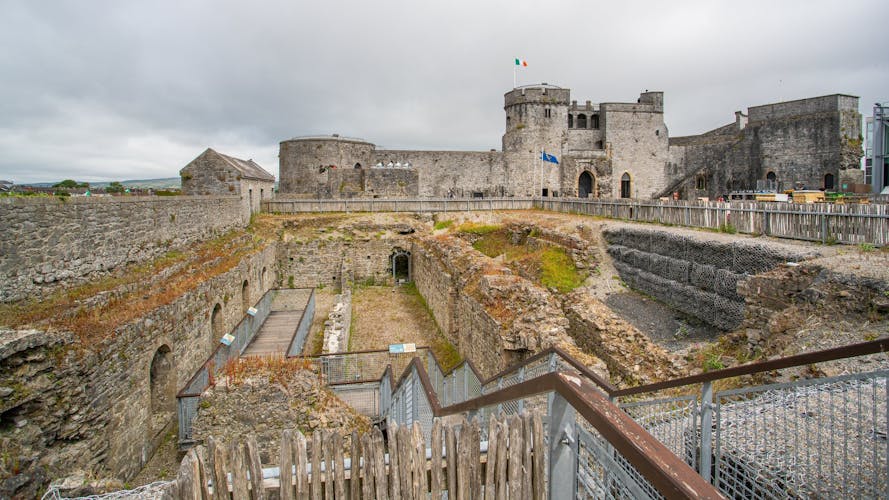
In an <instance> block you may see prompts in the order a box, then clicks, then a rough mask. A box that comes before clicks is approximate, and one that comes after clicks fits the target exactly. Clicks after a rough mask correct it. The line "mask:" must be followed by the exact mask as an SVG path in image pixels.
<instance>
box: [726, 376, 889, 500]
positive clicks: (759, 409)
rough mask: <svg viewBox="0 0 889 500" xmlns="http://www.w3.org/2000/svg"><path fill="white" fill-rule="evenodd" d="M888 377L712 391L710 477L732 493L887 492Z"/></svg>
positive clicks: (875, 494)
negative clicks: (712, 458) (712, 465)
mask: <svg viewBox="0 0 889 500" xmlns="http://www.w3.org/2000/svg"><path fill="white" fill-rule="evenodd" d="M887 377H889V372H887V371H880V372H874V373H870V374H860V375H849V376H843V377H836V378H831V379H821V380H808V381H803V382H794V383H789V384H775V385H769V386H764V387H753V388H744V389H738V390H732V391H725V392H721V393H717V394H716V395H715V404H716V413H715V422H716V431H715V441H714V449H715V455H716V458H715V464H716V468H715V476H714V484H715V485H716V486H717V487H718V488H719V489H720V490H722V491H723V492H724V493H725V494H727V495H728V496H730V497H736V498H738V497H744V498H774V497H801V498H843V497H847V496H853V497H856V498H886V497H887V494H889V490H887V475H889V474H887V446H889V445H887V419H889V416H887V411H889V410H887V392H886V381H887Z"/></svg>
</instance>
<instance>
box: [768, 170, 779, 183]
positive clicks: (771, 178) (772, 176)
mask: <svg viewBox="0 0 889 500" xmlns="http://www.w3.org/2000/svg"><path fill="white" fill-rule="evenodd" d="M766 180H769V181H771V182H775V181H776V180H778V176H777V175H775V172H769V173H767V174H766Z"/></svg>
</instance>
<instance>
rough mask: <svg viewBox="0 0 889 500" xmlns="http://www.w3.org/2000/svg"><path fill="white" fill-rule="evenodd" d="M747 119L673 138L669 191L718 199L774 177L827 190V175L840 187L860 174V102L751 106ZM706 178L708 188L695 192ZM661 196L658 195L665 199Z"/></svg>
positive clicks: (832, 98)
mask: <svg viewBox="0 0 889 500" xmlns="http://www.w3.org/2000/svg"><path fill="white" fill-rule="evenodd" d="M748 112H749V116H748V117H747V119H746V123H745V122H744V121H739V119H738V118H741V117H743V115H742V116H741V117H737V118H736V123H734V124H729V125H726V126H724V127H720V128H718V129H715V130H712V131H710V132H707V133H704V134H701V135H698V136H690V137H677V138H672V139H670V151H669V167H668V173H669V177H670V178H672V179H674V181H675V182H674V183H673V185H672V186H668V189H667V191H680V193H682V197H683V198H694V197H697V196H708V197H710V198H716V197H718V196H724V195H727V194H728V193H729V192H731V191H734V190H743V189H748V190H752V189H755V188H756V181H757V180H759V179H765V178H766V177H767V175H768V174H769V173H774V174H775V177H776V180H777V181H778V182H780V183H783V184H784V188H785V189H792V188H794V187H795V184H796V183H799V184H802V185H803V186H804V187H805V188H806V189H823V188H825V187H827V186H825V176H826V175H827V174H830V175H832V176H833V189H836V188H839V187H841V186H840V182H841V179H845V178H847V175H846V171H855V170H858V169H859V159H860V158H861V141H860V135H861V115H860V114H859V113H858V98H857V97H852V96H845V95H836V94H835V95H829V96H824V97H816V98H811V99H800V100H797V101H789V102H782V103H776V104H768V105H764V106H754V107H750V108H749V110H748ZM698 176H702V177H703V179H705V181H704V184H705V185H704V186H703V189H696V188H697V187H699V184H698V183H697V182H696V180H697V177H698ZM666 194H668V193H666V192H663V193H660V195H666Z"/></svg>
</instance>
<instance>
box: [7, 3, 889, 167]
mask: <svg viewBox="0 0 889 500" xmlns="http://www.w3.org/2000/svg"><path fill="white" fill-rule="evenodd" d="M880 19H882V20H884V21H885V20H886V19H889V2H886V1H885V0H874V1H865V0H845V1H842V2H840V1H838V0H834V1H822V0H809V1H790V0H783V1H781V0H768V1H760V0H744V1H738V0H732V1H718V0H717V1H676V0H674V1H669V2H665V1H662V0H659V1H633V0H625V1H620V2H617V1H608V2H602V1H595V0H584V1H558V0H556V1H546V2H544V1H540V0H538V1H534V2H531V1H525V0H510V1H486V0H474V1H462V0H452V1H448V2H443V1H442V2H428V1H423V0H411V1H388V0H376V1H367V0H363V1H352V0H349V1H338V0H329V1H324V2H307V1H303V0H282V1H256V2H247V1H243V0H238V1H230V0H174V1H166V0H152V1H142V2H135V1H120V0H107V1H102V0H76V1H74V0H72V1H65V0H57V1H52V2H46V1H35V0H22V1H17V0H0V47H2V49H0V178H2V179H9V180H14V181H16V182H20V183H23V182H39V181H54V180H59V179H63V178H76V179H78V180H87V181H100V180H115V179H116V180H123V179H146V178H156V177H173V176H177V175H178V171H179V169H180V168H182V167H183V166H184V165H185V164H186V163H188V162H189V161H190V160H191V159H193V158H194V157H195V156H197V155H198V154H200V153H201V152H202V151H203V150H204V149H205V148H207V147H213V148H215V149H217V150H219V151H221V152H224V153H228V154H231V155H234V156H239V157H242V158H253V159H254V160H256V161H257V162H259V163H260V164H261V165H262V166H264V167H265V168H266V169H267V170H269V171H271V172H272V173H274V174H276V175H277V172H278V162H277V153H278V142H279V141H281V140H282V139H286V138H289V137H293V136H299V135H309V134H330V133H340V134H342V135H347V136H353V137H361V138H364V139H367V140H369V141H371V142H374V143H376V144H377V145H378V146H382V147H389V148H406V149H468V150H487V149H491V148H496V149H500V136H501V134H502V133H503V123H504V119H503V94H504V92H506V91H508V90H509V89H510V88H511V87H512V71H513V68H512V64H513V58H515V57H522V58H525V59H527V61H528V63H529V67H528V68H526V69H523V70H521V71H520V73H519V84H527V83H539V82H541V81H546V82H549V83H552V84H556V85H561V86H564V87H569V88H571V89H572V98H573V99H576V100H578V101H580V102H583V101H585V100H588V99H589V100H592V101H593V102H609V101H611V102H613V101H635V99H636V98H637V97H638V93H639V92H640V91H642V90H645V89H650V90H663V91H664V92H665V101H666V104H665V108H666V115H665V120H666V122H667V126H668V127H669V129H670V134H671V135H673V136H678V135H687V134H694V133H700V132H703V131H706V130H709V129H712V128H715V127H717V126H720V125H723V124H725V123H728V122H730V121H732V120H733V112H734V111H735V110H739V109H746V108H747V107H748V106H754V105H758V104H766V103H770V102H776V101H781V100H790V99H798V98H803V97H812V96H817V95H823V94H829V93H836V92H840V93H848V94H853V95H857V96H860V97H861V101H860V111H861V112H862V114H864V115H870V114H871V109H872V105H873V103H874V102H875V101H889V57H887V51H886V44H885V38H884V36H885V35H884V34H883V33H881V32H880V31H878V30H876V29H874V28H872V27H873V26H876V23H875V21H877V20H880Z"/></svg>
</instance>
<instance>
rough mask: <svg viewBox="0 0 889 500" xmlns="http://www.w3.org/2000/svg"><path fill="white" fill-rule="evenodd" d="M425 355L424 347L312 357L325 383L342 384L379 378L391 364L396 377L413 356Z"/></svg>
mask: <svg viewBox="0 0 889 500" xmlns="http://www.w3.org/2000/svg"><path fill="white" fill-rule="evenodd" d="M425 355H426V349H425V348H419V349H417V352H415V353H403V354H393V353H390V352H388V351H379V352H359V353H343V354H335V355H325V356H319V357H317V358H313V360H312V362H313V364H314V365H315V369H316V370H318V371H319V372H320V373H321V376H322V377H323V378H324V382H325V383H327V384H342V383H348V382H356V381H363V380H367V381H370V380H379V379H380V377H382V376H383V372H385V371H386V367H387V366H389V365H392V373H393V374H394V375H395V378H396V379H398V378H399V377H400V376H401V374H402V373H403V372H404V369H405V368H407V365H408V364H409V363H410V362H411V360H412V359H413V358H414V357H421V358H422V357H423V356H425Z"/></svg>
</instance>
